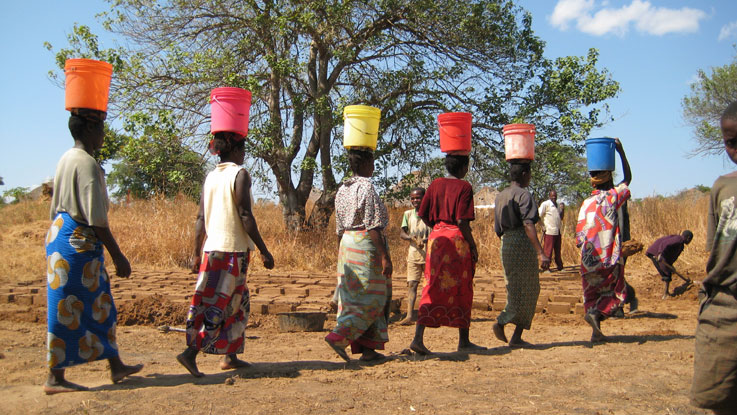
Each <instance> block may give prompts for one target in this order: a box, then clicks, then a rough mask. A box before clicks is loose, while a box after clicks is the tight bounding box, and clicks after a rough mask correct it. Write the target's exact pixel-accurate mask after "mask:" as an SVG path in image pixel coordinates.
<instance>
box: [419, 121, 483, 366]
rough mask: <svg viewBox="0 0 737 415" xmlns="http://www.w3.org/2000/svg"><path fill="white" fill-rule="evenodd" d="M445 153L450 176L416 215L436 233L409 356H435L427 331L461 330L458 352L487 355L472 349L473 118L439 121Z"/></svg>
mask: <svg viewBox="0 0 737 415" xmlns="http://www.w3.org/2000/svg"><path fill="white" fill-rule="evenodd" d="M438 124H439V127H440V150H441V151H443V152H445V153H447V155H446V156H445V168H446V169H447V170H448V176H446V177H444V178H438V179H435V180H433V182H432V183H431V184H430V186H429V187H428V188H427V191H426V192H425V197H424V198H423V199H422V203H421V204H420V209H419V210H418V212H417V214H418V215H419V216H420V218H422V220H423V221H424V222H425V224H427V226H428V227H430V228H432V231H431V232H430V236H429V237H428V241H427V259H426V260H425V287H424V288H423V290H422V297H421V299H420V308H419V311H418V315H417V325H416V326H415V336H414V338H413V339H412V343H411V344H410V346H409V348H410V350H412V351H414V352H415V353H417V354H420V355H427V354H430V353H431V351H430V350H429V349H428V348H427V347H426V346H425V343H424V334H425V327H440V326H448V327H456V328H458V350H459V351H475V350H486V348H485V347H482V346H478V345H475V344H473V343H471V341H470V339H469V331H470V326H471V307H472V305H473V277H474V272H475V268H476V262H477V261H478V252H477V250H476V242H475V241H474V239H473V235H472V234H471V221H472V220H474V218H475V214H474V210H473V189H472V188H471V184H470V183H468V182H467V181H465V180H463V178H464V177H465V176H466V174H467V173H468V168H469V154H470V152H471V114H469V113H467V112H461V113H444V114H440V115H438Z"/></svg>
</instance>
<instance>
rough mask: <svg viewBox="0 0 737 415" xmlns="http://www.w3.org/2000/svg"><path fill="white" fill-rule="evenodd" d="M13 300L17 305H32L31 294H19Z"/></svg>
mask: <svg viewBox="0 0 737 415" xmlns="http://www.w3.org/2000/svg"><path fill="white" fill-rule="evenodd" d="M15 302H16V304H19V305H33V296H31V295H29V294H24V295H19V296H18V298H16V299H15Z"/></svg>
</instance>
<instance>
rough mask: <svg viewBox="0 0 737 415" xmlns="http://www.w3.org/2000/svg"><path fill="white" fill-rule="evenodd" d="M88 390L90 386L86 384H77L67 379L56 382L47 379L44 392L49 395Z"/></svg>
mask: <svg viewBox="0 0 737 415" xmlns="http://www.w3.org/2000/svg"><path fill="white" fill-rule="evenodd" d="M88 390H89V388H87V387H86V386H82V385H77V384H76V383H72V382H68V381H66V380H63V381H61V382H56V383H51V382H49V381H48V380H47V381H46V383H45V384H44V393H45V394H47V395H56V394H57V393H66V392H82V391H88Z"/></svg>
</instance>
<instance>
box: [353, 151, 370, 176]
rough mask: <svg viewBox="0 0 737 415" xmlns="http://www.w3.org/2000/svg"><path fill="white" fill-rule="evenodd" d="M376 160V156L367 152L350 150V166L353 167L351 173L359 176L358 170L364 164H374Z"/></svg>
mask: <svg viewBox="0 0 737 415" xmlns="http://www.w3.org/2000/svg"><path fill="white" fill-rule="evenodd" d="M373 160H374V154H373V153H372V152H370V151H366V150H356V149H349V150H348V164H350V166H351V171H352V172H353V173H354V174H358V170H359V169H360V168H361V166H362V165H363V164H364V163H372V162H373Z"/></svg>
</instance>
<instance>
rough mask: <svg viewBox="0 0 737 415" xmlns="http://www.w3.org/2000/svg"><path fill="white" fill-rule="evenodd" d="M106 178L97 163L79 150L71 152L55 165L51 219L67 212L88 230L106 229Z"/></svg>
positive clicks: (71, 150) (70, 150)
mask: <svg viewBox="0 0 737 415" xmlns="http://www.w3.org/2000/svg"><path fill="white" fill-rule="evenodd" d="M107 210H108V198H107V189H106V188H105V175H104V173H103V172H102V168H101V167H100V165H99V164H97V161H95V159H94V158H93V157H92V156H90V155H89V154H87V152H86V151H84V150H82V149H79V148H70V149H69V150H67V151H66V153H64V155H62V156H61V159H59V164H57V165H56V175H55V176H54V194H53V195H52V198H51V210H50V212H49V213H50V215H49V216H50V217H51V220H54V217H56V214H57V213H59V212H67V213H68V214H69V216H71V217H72V219H74V220H76V221H77V222H80V223H84V224H86V225H89V226H99V227H107V226H108V221H107Z"/></svg>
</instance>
